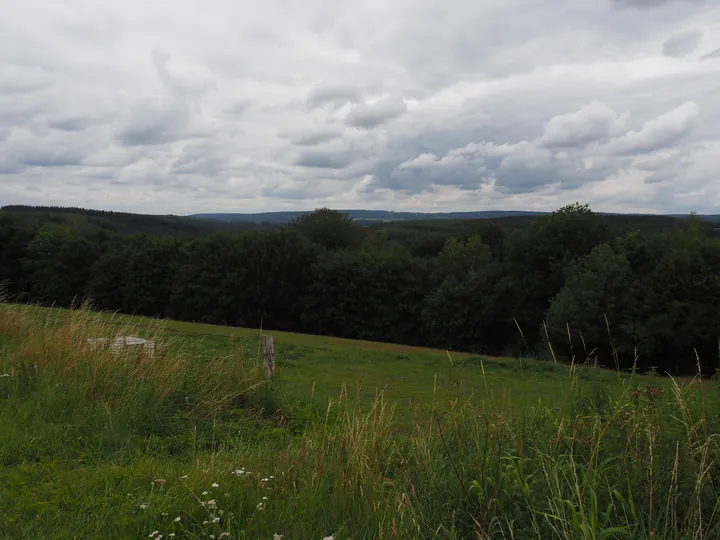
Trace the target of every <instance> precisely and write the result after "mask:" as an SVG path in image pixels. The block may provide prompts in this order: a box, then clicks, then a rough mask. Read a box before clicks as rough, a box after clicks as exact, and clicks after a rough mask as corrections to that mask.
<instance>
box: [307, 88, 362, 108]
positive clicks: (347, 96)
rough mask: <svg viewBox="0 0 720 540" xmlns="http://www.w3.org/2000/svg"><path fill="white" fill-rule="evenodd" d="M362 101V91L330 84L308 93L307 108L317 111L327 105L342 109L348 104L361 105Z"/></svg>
mask: <svg viewBox="0 0 720 540" xmlns="http://www.w3.org/2000/svg"><path fill="white" fill-rule="evenodd" d="M361 99H362V95H361V93H360V91H359V90H358V89H357V88H355V87H353V86H348V85H342V84H329V85H321V86H316V87H314V88H313V89H312V90H310V91H309V92H308V95H307V100H306V103H307V106H308V108H309V109H316V108H318V107H323V106H325V105H331V106H333V107H342V106H343V105H346V104H348V103H359V102H360V100H361Z"/></svg>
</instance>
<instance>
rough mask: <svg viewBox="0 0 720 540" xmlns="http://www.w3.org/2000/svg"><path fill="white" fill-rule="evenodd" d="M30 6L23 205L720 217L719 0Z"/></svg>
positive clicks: (7, 143)
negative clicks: (575, 208) (583, 211)
mask: <svg viewBox="0 0 720 540" xmlns="http://www.w3.org/2000/svg"><path fill="white" fill-rule="evenodd" d="M31 3H32V4H33V6H32V7H33V9H27V7H28V6H26V5H24V4H23V5H21V4H17V5H15V4H12V3H11V4H9V5H8V7H7V8H5V9H3V17H2V18H0V174H2V180H0V199H1V200H2V201H3V202H6V203H13V202H16V203H24V204H28V203H29V204H33V203H34V204H60V205H73V206H89V207H95V208H111V209H118V210H129V211H141V212H150V213H196V212H203V211H205V212H211V211H257V210H263V209H266V210H274V209H293V208H300V209H309V208H314V207H317V206H333V207H345V208H347V207H356V208H358V207H360V208H362V207H369V208H397V209H401V208H402V209H413V210H428V209H432V210H436V211H439V210H461V209H465V210H471V209H478V208H488V209H490V208H493V209H502V208H519V209H542V210H552V209H554V208H557V207H559V206H562V205H563V204H564V203H566V202H573V201H577V200H579V201H583V202H588V203H590V204H591V206H593V208H596V209H600V210H607V211H622V210H624V209H649V210H652V211H660V210H661V209H666V210H673V211H678V212H685V211H687V210H690V209H693V208H691V206H695V208H694V209H696V210H698V211H702V209H703V208H705V209H706V210H709V209H714V208H717V207H718V206H720V193H719V191H720V188H717V187H715V186H716V185H717V178H716V175H715V172H714V171H717V165H718V157H717V156H718V155H720V148H719V146H718V142H719V141H720V104H719V103H718V101H717V97H716V94H717V88H718V87H720V72H718V70H717V69H714V67H715V64H714V63H713V62H714V61H715V60H716V59H717V54H718V53H717V51H716V49H717V48H718V46H720V43H717V42H715V40H714V39H715V38H713V36H715V35H716V34H717V28H715V26H716V25H715V21H717V20H720V4H718V3H717V2H710V1H706V2H703V1H699V0H698V1H692V0H667V1H664V2H663V1H652V2H651V1H649V0H646V1H640V0H635V1H633V0H617V1H612V0H609V1H606V2H597V1H593V0H558V1H557V2H550V3H539V2H529V1H528V0H504V1H501V0H488V1H486V2H474V3H473V2H466V1H463V0H450V2H449V3H448V2H447V1H440V0H417V1H410V0H397V1H395V2H392V3H387V2H380V1H379V0H371V1H370V2H360V3H358V2H350V1H349V0H338V1H337V2H334V3H327V2H325V3H322V2H319V1H318V0H308V2H305V3H303V4H302V5H299V4H298V5H295V4H292V3H290V4H287V3H285V4H283V5H282V6H279V5H277V4H275V3H272V2H265V3H261V4H258V5H257V6H255V7H254V8H253V9H252V10H247V9H244V8H243V7H242V6H241V5H239V4H237V3H232V2H227V1H222V2H219V3H217V4H216V5H214V8H213V9H212V10H197V9H196V6H195V5H194V3H193V2H191V1H190V0H177V1H176V2H174V3H173V5H172V8H170V7H168V6H165V5H154V6H153V7H152V8H151V9H148V7H147V5H146V3H143V2H140V1H139V0H127V1H126V2H125V3H124V4H123V9H122V10H120V9H117V6H116V5H115V4H113V3H111V2H110V0H97V1H96V2H94V3H93V10H76V9H71V11H72V13H73V17H72V21H70V20H69V19H68V18H67V12H68V11H67V10H68V9H69V8H68V6H67V5H66V4H58V3H57V2H50V0H31ZM70 8H72V6H70ZM620 8H622V9H620ZM631 8H635V9H631ZM653 8H655V9H653ZM507 21H512V24H511V25H508V24H506V22H507ZM188 36H191V38H190V39H189V38H188ZM701 38H702V39H701ZM568 44H571V45H570V46H569V45H568ZM663 48H664V49H665V54H668V55H670V56H663ZM703 55H704V56H703ZM696 58H697V59H698V60H699V59H701V58H702V59H703V60H704V61H696ZM29 185H32V186H35V187H37V189H38V190H39V191H34V192H29V191H27V190H26V189H25V188H26V186H29Z"/></svg>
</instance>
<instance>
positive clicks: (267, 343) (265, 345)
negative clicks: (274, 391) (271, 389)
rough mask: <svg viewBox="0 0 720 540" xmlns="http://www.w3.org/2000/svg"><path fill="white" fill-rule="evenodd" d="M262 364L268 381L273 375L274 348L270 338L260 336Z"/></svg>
mask: <svg viewBox="0 0 720 540" xmlns="http://www.w3.org/2000/svg"><path fill="white" fill-rule="evenodd" d="M260 339H261V340H262V350H263V364H264V365H265V377H267V378H268V379H270V378H272V376H273V375H275V346H274V345H273V337H272V336H262V337H261V338H260Z"/></svg>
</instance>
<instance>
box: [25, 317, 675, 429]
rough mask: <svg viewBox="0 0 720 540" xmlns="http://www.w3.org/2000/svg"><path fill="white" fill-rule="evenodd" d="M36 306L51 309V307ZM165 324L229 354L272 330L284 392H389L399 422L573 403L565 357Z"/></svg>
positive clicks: (611, 383)
mask: <svg viewBox="0 0 720 540" xmlns="http://www.w3.org/2000/svg"><path fill="white" fill-rule="evenodd" d="M35 309H37V310H39V312H41V313H48V310H47V309H44V308H35ZM58 312H59V313H63V310H58ZM101 316H102V317H104V318H105V319H106V320H112V321H113V323H114V324H116V325H121V326H122V325H129V324H131V325H137V326H138V327H139V328H141V329H142V328H145V329H151V328H154V327H156V326H157V324H158V321H157V320H155V319H151V318H147V317H137V316H128V315H119V314H103V315H101ZM160 324H161V326H162V329H163V332H164V333H165V334H167V335H170V336H173V337H174V338H176V339H177V340H179V341H180V342H182V343H185V344H187V345H190V346H192V347H193V348H194V349H195V350H208V349H209V350H213V351H216V352H217V353H219V354H225V353H229V352H231V351H232V350H233V349H235V348H242V349H243V354H244V355H245V356H246V357H257V356H258V354H259V351H258V345H259V343H258V340H259V336H260V335H261V334H269V335H272V336H273V338H274V342H275V351H276V363H277V366H278V372H277V373H278V375H277V380H278V382H279V383H280V386H281V388H282V391H283V393H285V394H286V395H289V396H290V397H292V398H293V399H294V400H295V401H307V400H309V399H311V398H314V402H315V403H316V404H317V405H318V406H320V407H325V406H326V405H327V402H328V400H329V399H331V398H335V397H337V396H338V395H340V394H341V393H342V392H343V387H346V389H347V392H349V393H350V395H351V396H352V397H353V398H354V399H359V401H360V403H361V404H364V405H365V406H369V404H370V403H372V400H373V398H374V397H375V395H376V394H377V393H378V392H380V391H382V392H383V393H384V395H385V396H386V398H387V399H388V400H390V401H393V402H395V403H396V406H397V409H396V412H397V420H398V424H399V426H402V427H404V428H409V427H412V426H414V425H415V423H416V422H417V421H418V419H419V418H421V417H422V415H423V414H424V413H426V412H427V409H428V407H430V406H431V405H432V403H433V402H435V403H436V404H437V406H438V407H440V408H441V409H445V408H447V407H448V406H449V403H450V402H451V401H456V400H459V402H464V401H470V402H471V403H472V404H473V405H474V406H476V407H478V408H480V409H485V410H490V409H491V408H495V407H499V408H501V409H503V410H505V411H508V412H510V413H512V412H513V411H514V412H516V413H519V412H521V411H523V410H524V409H525V408H526V407H527V406H528V405H533V404H536V403H537V402H538V400H542V401H543V402H544V403H546V404H547V405H548V406H552V407H555V406H559V407H561V408H565V407H567V406H568V392H567V389H568V387H569V385H570V371H569V369H568V366H566V365H564V364H554V363H551V362H542V361H535V360H518V359H513V358H489V357H484V356H483V357H481V356H473V355H468V354H465V353H458V352H448V351H441V350H432V349H423V348H420V347H410V346H406V345H396V344H392V343H376V342H370V341H360V340H351V339H342V338H335V337H328V336H314V335H308V334H297V333H290V332H277V331H264V332H262V331H260V330H256V329H247V328H234V327H226V326H217V325H209V324H198V323H187V322H180V321H172V320H164V321H162V322H160ZM146 331H148V330H146ZM150 331H154V330H150ZM141 333H142V332H141ZM576 374H577V375H578V377H577V381H576V382H577V383H578V384H579V386H580V387H581V388H582V389H583V390H584V391H586V392H592V391H593V390H594V389H596V388H605V389H607V390H608V391H610V392H611V393H613V392H616V391H617V390H618V389H619V388H620V386H619V384H618V381H619V380H622V379H625V380H627V379H628V377H629V375H628V374H618V373H614V372H611V371H607V370H593V369H591V368H589V367H585V366H583V367H580V368H578V370H577V372H576ZM648 380H649V379H648ZM665 382H666V383H667V381H665Z"/></svg>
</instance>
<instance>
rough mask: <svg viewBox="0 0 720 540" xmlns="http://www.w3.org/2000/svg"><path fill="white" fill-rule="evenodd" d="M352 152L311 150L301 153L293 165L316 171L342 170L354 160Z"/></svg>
mask: <svg viewBox="0 0 720 540" xmlns="http://www.w3.org/2000/svg"><path fill="white" fill-rule="evenodd" d="M356 157H357V156H356V154H355V153H354V152H350V151H347V150H344V151H330V150H327V151H322V150H312V151H307V152H302V153H300V155H299V156H298V157H297V159H295V161H294V162H293V165H298V166H300V167H314V168H318V169H343V168H345V167H347V166H348V165H350V164H351V163H352V162H353V161H354V160H355V158H356Z"/></svg>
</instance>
